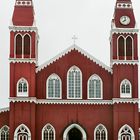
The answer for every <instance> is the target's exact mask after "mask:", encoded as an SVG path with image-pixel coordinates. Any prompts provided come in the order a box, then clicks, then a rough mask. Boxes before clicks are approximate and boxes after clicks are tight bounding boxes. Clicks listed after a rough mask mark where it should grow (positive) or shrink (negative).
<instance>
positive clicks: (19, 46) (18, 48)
mask: <svg viewBox="0 0 140 140" xmlns="http://www.w3.org/2000/svg"><path fill="white" fill-rule="evenodd" d="M15 43H16V44H15V46H16V55H21V56H22V36H21V35H20V34H18V35H17V36H16V37H15Z"/></svg>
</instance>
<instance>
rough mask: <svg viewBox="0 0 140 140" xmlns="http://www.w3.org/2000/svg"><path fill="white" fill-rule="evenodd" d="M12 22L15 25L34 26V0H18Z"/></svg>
mask: <svg viewBox="0 0 140 140" xmlns="http://www.w3.org/2000/svg"><path fill="white" fill-rule="evenodd" d="M12 22H13V25H14V26H33V23H34V9H33V2H32V0H16V2H15V8H14V13H13V18H12Z"/></svg>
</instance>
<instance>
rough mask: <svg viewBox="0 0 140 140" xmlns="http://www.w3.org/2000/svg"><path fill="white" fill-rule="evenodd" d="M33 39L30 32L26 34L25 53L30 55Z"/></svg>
mask: <svg viewBox="0 0 140 140" xmlns="http://www.w3.org/2000/svg"><path fill="white" fill-rule="evenodd" d="M30 48H31V39H30V36H29V35H28V34H26V35H25V36H24V55H30Z"/></svg>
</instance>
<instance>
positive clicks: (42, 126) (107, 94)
mask: <svg viewBox="0 0 140 140" xmlns="http://www.w3.org/2000/svg"><path fill="white" fill-rule="evenodd" d="M12 23H13V25H12V26H10V95H9V96H10V98H9V100H10V103H9V108H6V109H1V110H0V140H9V139H10V140H138V139H139V138H138V137H139V128H140V116H139V114H140V113H139V109H138V101H139V100H138V29H137V27H136V21H135V16H134V13H133V8H132V3H131V0H117V2H116V6H115V13H114V17H113V20H112V28H111V36H110V54H111V55H110V56H111V66H110V67H108V66H106V65H104V64H103V63H102V62H100V61H99V60H97V59H95V58H94V57H93V56H91V55H90V54H88V53H87V52H85V51H84V50H82V49H80V48H79V47H77V46H76V45H75V44H74V45H73V46H72V47H70V48H68V49H67V50H65V51H64V52H62V53H61V54H59V55H58V56H56V57H55V58H53V59H52V60H50V61H48V62H46V63H45V64H43V65H41V66H38V65H37V61H38V31H37V27H36V26H35V24H34V9H33V2H32V0H16V3H15V8H14V13H13V18H12ZM81 62H82V63H81Z"/></svg>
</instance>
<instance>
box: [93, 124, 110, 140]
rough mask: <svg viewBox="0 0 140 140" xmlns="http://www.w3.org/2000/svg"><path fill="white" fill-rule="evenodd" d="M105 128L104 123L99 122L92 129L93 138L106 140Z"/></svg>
mask: <svg viewBox="0 0 140 140" xmlns="http://www.w3.org/2000/svg"><path fill="white" fill-rule="evenodd" d="M107 137H108V134H107V129H106V127H105V126H104V125H102V124H99V125H98V126H97V127H96V128H95V130H94V140H107Z"/></svg>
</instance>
